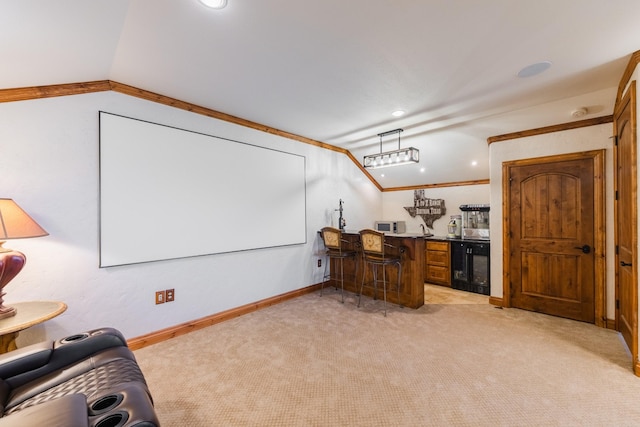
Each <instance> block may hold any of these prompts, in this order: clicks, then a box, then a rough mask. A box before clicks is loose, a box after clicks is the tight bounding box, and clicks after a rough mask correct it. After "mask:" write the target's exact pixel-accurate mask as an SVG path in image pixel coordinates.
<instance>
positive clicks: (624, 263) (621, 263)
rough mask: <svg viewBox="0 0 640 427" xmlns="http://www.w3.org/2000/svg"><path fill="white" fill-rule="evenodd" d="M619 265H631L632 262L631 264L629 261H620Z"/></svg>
mask: <svg viewBox="0 0 640 427" xmlns="http://www.w3.org/2000/svg"><path fill="white" fill-rule="evenodd" d="M620 265H621V266H622V267H631V265H632V264H631V263H630V262H624V261H620Z"/></svg>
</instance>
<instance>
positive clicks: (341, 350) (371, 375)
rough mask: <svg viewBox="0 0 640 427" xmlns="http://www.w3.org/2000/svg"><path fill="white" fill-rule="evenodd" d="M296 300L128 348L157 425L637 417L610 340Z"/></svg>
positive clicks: (497, 313)
mask: <svg viewBox="0 0 640 427" xmlns="http://www.w3.org/2000/svg"><path fill="white" fill-rule="evenodd" d="M356 302H357V299H356V296H355V295H353V294H347V295H346V301H345V303H344V304H341V303H340V302H339V293H331V292H330V293H326V292H325V295H324V296H323V297H320V296H319V294H318V293H313V294H308V295H305V296H302V297H299V298H296V299H293V300H290V301H286V302H284V303H281V304H278V305H275V306H272V307H268V308H265V309H263V310H260V311H257V312H254V313H251V314H248V315H245V316H242V317H239V318H235V319H232V320H229V321H226V322H224V323H220V324H217V325H214V326H211V327H208V328H206V329H202V330H199V331H196V332H193V333H190V334H186V335H183V336H180V337H177V338H174V339H171V340H168V341H165V342H162V343H159V344H155V345H152V346H149V347H145V348H143V349H140V350H137V351H136V352H135V355H136V358H137V359H138V362H139V364H140V366H141V368H142V370H143V372H144V374H145V376H146V378H147V381H148V383H149V387H150V389H151V391H152V394H153V397H154V401H155V406H156V410H157V413H158V416H159V417H160V420H161V422H162V424H163V426H165V427H166V426H189V427H194V426H218V425H220V426H445V425H449V426H605V425H608V426H613V425H615V426H624V425H629V426H631V425H640V404H639V402H640V378H637V377H636V376H634V374H633V373H632V370H631V358H630V355H629V354H628V352H627V350H626V347H625V346H624V344H623V342H622V340H621V338H620V336H619V334H617V333H616V332H614V331H611V330H606V329H602V328H598V327H595V326H594V325H590V324H586V323H580V322H575V321H571V320H566V319H561V318H556V317H551V316H546V315H541V314H536V313H531V312H527V311H522V310H517V309H498V308H496V307H494V306H491V305H489V304H460V305H436V304H427V305H425V306H423V307H421V308H420V309H418V310H412V309H408V308H400V307H398V306H396V305H393V304H389V305H388V315H387V317H384V316H383V314H382V302H381V301H373V300H372V299H370V298H364V297H363V306H362V307H361V308H357V307H356Z"/></svg>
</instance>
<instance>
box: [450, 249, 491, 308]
mask: <svg viewBox="0 0 640 427" xmlns="http://www.w3.org/2000/svg"><path fill="white" fill-rule="evenodd" d="M489 249H490V247H489V242H479V241H475V242H459V241H458V242H451V261H452V263H451V287H452V288H454V289H460V290H463V291H467V292H475V293H477V294H482V295H489V292H490V263H489Z"/></svg>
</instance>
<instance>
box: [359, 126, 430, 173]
mask: <svg viewBox="0 0 640 427" xmlns="http://www.w3.org/2000/svg"><path fill="white" fill-rule="evenodd" d="M401 132H403V129H394V130H390V131H387V132H383V133H379V134H378V136H379V137H380V153H379V154H369V155H368V156H364V160H363V162H362V164H363V166H364V167H365V168H366V169H377V168H384V167H389V166H400V165H407V164H410V163H418V162H419V161H420V151H418V149H417V148H413V147H409V148H400V133H401ZM396 133H397V134H398V149H397V150H393V151H386V152H384V153H383V152H382V137H384V136H388V135H393V134H396Z"/></svg>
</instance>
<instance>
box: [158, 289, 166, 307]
mask: <svg viewBox="0 0 640 427" xmlns="http://www.w3.org/2000/svg"><path fill="white" fill-rule="evenodd" d="M166 299H167V291H156V304H164V302H165V300H166Z"/></svg>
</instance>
